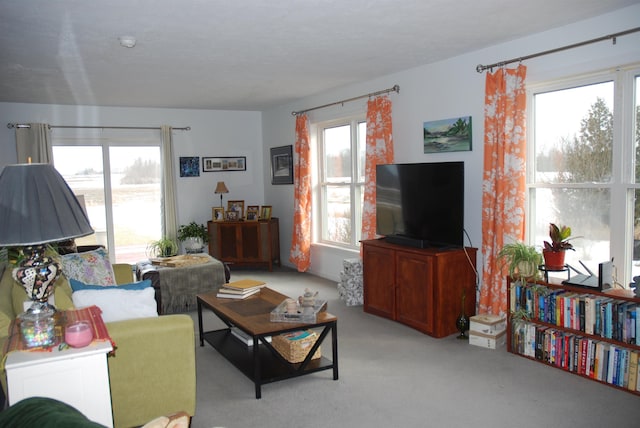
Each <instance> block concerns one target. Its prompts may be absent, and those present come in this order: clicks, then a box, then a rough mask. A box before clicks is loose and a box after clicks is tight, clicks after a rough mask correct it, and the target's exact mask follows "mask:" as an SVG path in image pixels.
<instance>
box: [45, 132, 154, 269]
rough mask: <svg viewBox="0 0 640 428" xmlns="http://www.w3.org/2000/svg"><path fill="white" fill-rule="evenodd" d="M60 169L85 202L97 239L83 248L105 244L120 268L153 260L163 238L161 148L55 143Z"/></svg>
mask: <svg viewBox="0 0 640 428" xmlns="http://www.w3.org/2000/svg"><path fill="white" fill-rule="evenodd" d="M53 159H54V165H55V167H56V169H57V170H58V171H59V172H60V174H62V176H63V177H64V178H65V180H67V183H69V187H71V189H72V190H73V192H74V193H75V195H76V196H77V197H78V198H79V200H80V202H81V203H84V205H85V207H86V212H87V215H88V217H89V221H90V223H91V226H92V227H93V229H94V230H95V232H96V233H95V234H93V235H89V236H87V237H83V238H79V239H77V240H76V242H77V244H78V245H92V244H101V245H104V246H106V247H107V248H109V251H110V256H111V258H112V260H114V257H115V262H117V263H135V262H137V261H140V260H142V259H144V258H147V257H148V256H147V255H146V248H147V245H148V243H149V242H150V241H153V240H157V239H159V238H160V237H161V234H162V232H161V230H162V225H161V212H162V210H161V173H160V143H159V141H158V138H155V139H151V140H149V141H140V140H139V139H136V140H135V142H127V141H122V140H110V139H108V140H104V139H91V138H88V139H82V140H81V141H73V140H65V139H62V138H54V142H53Z"/></svg>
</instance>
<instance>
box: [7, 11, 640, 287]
mask: <svg viewBox="0 0 640 428" xmlns="http://www.w3.org/2000/svg"><path fill="white" fill-rule="evenodd" d="M638 22H640V5H635V6H631V7H628V8H625V9H622V10H620V11H618V12H616V13H612V14H607V15H603V16H601V17H598V18H596V19H590V20H587V21H583V22H580V23H577V24H574V25H570V26H566V27H562V28H558V29H555V30H552V31H548V32H544V33H539V34H536V35H534V36H531V37H527V38H523V39H519V40H514V41H512V42H509V43H505V44H502V45H497V46H493V47H491V48H487V49H483V50H480V51H476V52H471V53H469V54H466V55H462V56H459V57H456V58H452V59H449V60H446V61H442V62H438V63H434V64H431V65H425V66H422V67H417V68H414V69H411V70H406V71H403V72H400V73H396V74H392V75H388V76H383V77H381V78H378V79H375V80H370V81H367V82H361V83H359V84H354V85H350V86H346V87H343V88H339V89H336V90H333V91H328V92H326V93H323V94H319V95H317V96H313V97H308V98H305V99H301V100H298V101H296V102H294V103H291V104H288V105H285V106H280V107H275V108H272V109H269V110H267V111H264V112H262V113H260V112H237V111H219V110H215V111H212V110H188V109H149V108H116V107H88V106H61V105H39V104H14V103H0V120H1V121H2V122H1V123H0V125H1V126H0V168H1V167H3V166H4V165H6V164H10V163H14V162H15V161H16V154H15V143H14V131H13V130H11V129H7V128H6V126H5V124H6V123H7V122H19V123H24V122H46V123H50V124H53V125H104V126H108V125H116V126H158V125H161V124H168V125H171V126H175V127H183V126H191V128H192V130H191V131H188V132H182V131H177V132H175V133H174V139H175V143H176V144H175V147H176V160H175V162H176V164H175V165H176V168H177V166H178V160H177V157H179V156H247V171H246V172H226V173H201V175H200V177H198V178H178V180H177V181H178V200H179V205H180V208H179V221H180V223H181V224H182V223H187V222H189V221H191V220H195V221H199V222H204V221H206V220H207V219H209V218H210V216H211V207H212V206H214V205H217V204H218V203H219V198H218V195H214V194H213V189H214V186H215V183H216V182H217V181H218V180H224V181H225V182H226V184H227V186H228V187H229V189H230V191H231V193H229V194H228V195H225V198H224V200H225V201H227V200H229V199H242V200H245V205H263V204H270V205H273V215H274V216H276V217H279V218H280V245H281V256H282V260H283V262H284V263H285V264H288V265H291V264H290V263H289V262H288V258H289V257H288V255H289V249H290V243H291V230H292V224H291V219H292V217H293V186H292V185H277V186H274V185H271V178H270V177H271V176H270V162H269V149H270V148H271V147H277V146H283V145H289V144H293V143H294V139H295V135H294V127H295V118H294V117H293V116H292V115H291V111H293V110H300V109H304V108H309V107H313V106H317V105H322V104H326V103H330V102H334V101H338V100H342V99H346V98H350V97H353V96H358V95H362V94H366V93H369V92H374V91H377V90H380V89H384V88H389V87H391V86H393V85H394V84H398V85H400V93H399V94H391V95H390V97H391V100H392V101H393V128H394V140H395V154H396V162H436V161H449V160H463V161H465V168H466V184H465V228H466V229H467V231H468V233H469V236H470V238H471V243H472V245H473V246H475V247H480V245H481V237H482V233H481V204H482V201H481V197H482V189H481V179H482V164H483V150H482V142H483V104H484V81H485V76H484V74H479V73H477V72H476V71H475V67H476V65H477V64H488V63H494V62H499V61H503V60H506V59H510V58H516V57H519V56H524V55H528V54H531V53H535V52H539V51H544V50H548V49H552V48H556V47H559V46H563V45H567V44H572V43H577V42H580V41H583V40H587V39H592V38H596V37H601V36H603V35H607V34H611V33H615V32H618V31H623V30H626V29H629V28H634V27H636V26H637V25H638ZM425 43H428V41H425ZM380 60H381V61H384V60H385V58H384V53H381V55H380ZM638 61H640V33H635V34H633V35H629V36H624V37H621V38H619V39H618V40H617V44H616V45H615V46H612V44H611V43H610V42H600V43H597V44H594V45H590V46H585V47H581V48H578V49H574V50H571V51H565V52H561V53H556V54H552V55H548V56H545V57H540V58H536V59H531V60H528V61H526V65H527V67H528V79H527V81H528V83H529V84H532V83H535V82H537V81H541V80H546V79H552V78H560V77H563V76H567V75H572V74H576V73H583V72H587V71H596V70H599V69H602V68H606V67H615V66H618V65H623V64H629V63H632V62H638ZM365 103H366V99H365V100H362V101H361V102H354V103H347V104H346V105H345V106H344V107H332V108H328V109H324V110H319V111H316V112H313V113H311V118H312V119H313V118H314V117H315V118H320V117H322V118H327V117H329V116H331V115H334V114H335V115H340V114H341V113H343V112H345V111H350V112H351V111H354V110H360V111H364V109H365ZM467 115H470V116H472V117H473V149H472V151H470V152H458V153H450V154H429V155H425V154H424V153H422V124H423V122H425V121H430V120H437V119H445V118H450V117H457V116H467ZM350 257H357V253H354V252H348V251H344V250H339V249H335V248H327V247H320V246H314V248H313V251H312V261H311V269H310V271H311V272H312V273H315V274H317V275H320V276H323V277H326V278H330V279H333V280H336V281H337V280H338V279H339V272H340V271H341V270H342V260H343V259H344V258H350ZM481 261H482V259H481V257H479V267H481V266H480V263H481Z"/></svg>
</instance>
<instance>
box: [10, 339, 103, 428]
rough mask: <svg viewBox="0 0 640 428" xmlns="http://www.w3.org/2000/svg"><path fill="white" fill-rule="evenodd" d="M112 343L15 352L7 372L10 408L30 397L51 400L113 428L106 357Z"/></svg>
mask: <svg viewBox="0 0 640 428" xmlns="http://www.w3.org/2000/svg"><path fill="white" fill-rule="evenodd" d="M112 349H113V348H112V346H111V343H109V342H96V343H92V344H91V345H89V346H87V347H85V348H79V349H74V348H67V349H65V350H62V351H59V350H58V348H55V349H54V350H53V351H51V352H29V351H14V352H11V353H9V355H7V361H6V364H5V368H6V371H7V384H8V390H9V391H8V392H9V404H10V405H12V404H14V403H17V402H18V401H20V400H22V399H24V398H28V397H49V398H55V399H56V400H59V401H62V402H65V403H67V404H69V405H70V406H73V407H75V408H76V409H78V410H79V411H80V412H82V414H84V415H85V416H86V417H87V418H89V419H91V420H92V421H94V422H97V423H100V424H102V425H105V426H107V427H113V414H112V411H111V389H110V387H109V370H108V367H107V354H108V353H109V352H110V351H111V350H112Z"/></svg>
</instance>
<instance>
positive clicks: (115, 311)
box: [72, 286, 158, 322]
mask: <svg viewBox="0 0 640 428" xmlns="http://www.w3.org/2000/svg"><path fill="white" fill-rule="evenodd" d="M119 288H120V287H109V288H107V289H104V290H79V291H74V292H73V295H72V298H73V304H74V305H75V306H76V307H78V308H83V307H85V306H92V305H96V306H98V307H99V308H100V309H101V310H102V319H103V320H104V322H113V321H122V320H127V319H133V318H147V317H157V316H158V311H157V309H156V300H155V298H154V297H155V290H154V289H153V287H150V286H149V287H146V288H144V289H142V290H124V289H119Z"/></svg>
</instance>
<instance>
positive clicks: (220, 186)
mask: <svg viewBox="0 0 640 428" xmlns="http://www.w3.org/2000/svg"><path fill="white" fill-rule="evenodd" d="M214 193H215V194H216V195H217V194H218V193H220V208H224V207H223V206H222V194H223V193H229V189H227V186H226V185H225V184H224V181H218V184H216V190H215V192H214Z"/></svg>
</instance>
